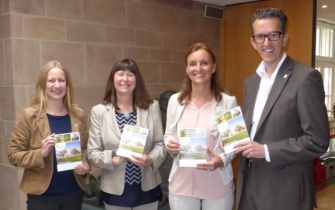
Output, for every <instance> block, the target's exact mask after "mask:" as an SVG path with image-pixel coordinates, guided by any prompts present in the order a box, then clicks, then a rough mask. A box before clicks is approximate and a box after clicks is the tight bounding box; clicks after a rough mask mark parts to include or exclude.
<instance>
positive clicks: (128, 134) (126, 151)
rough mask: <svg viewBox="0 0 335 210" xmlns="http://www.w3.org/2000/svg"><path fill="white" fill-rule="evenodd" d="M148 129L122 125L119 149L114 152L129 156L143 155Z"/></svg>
mask: <svg viewBox="0 0 335 210" xmlns="http://www.w3.org/2000/svg"><path fill="white" fill-rule="evenodd" d="M148 133H149V129H147V128H141V127H138V126H132V125H124V128H123V132H122V135H121V141H120V146H119V149H118V150H117V151H116V154H117V155H119V156H124V157H128V158H131V155H132V154H137V155H141V156H142V155H143V152H144V146H145V142H146V141H147V136H148Z"/></svg>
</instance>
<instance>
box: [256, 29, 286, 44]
mask: <svg viewBox="0 0 335 210" xmlns="http://www.w3.org/2000/svg"><path fill="white" fill-rule="evenodd" d="M282 34H283V33H282V32H280V31H273V32H270V33H268V34H257V35H254V36H253V37H252V38H253V39H254V41H255V42H256V43H257V44H260V43H263V42H264V41H265V38H266V37H267V38H268V39H269V40H270V41H277V40H279V38H280V35H282Z"/></svg>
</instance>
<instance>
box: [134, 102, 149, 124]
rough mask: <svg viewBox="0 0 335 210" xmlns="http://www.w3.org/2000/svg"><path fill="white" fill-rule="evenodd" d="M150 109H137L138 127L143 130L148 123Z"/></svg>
mask: <svg viewBox="0 0 335 210" xmlns="http://www.w3.org/2000/svg"><path fill="white" fill-rule="evenodd" d="M149 109H150V107H149V108H148V109H139V108H138V107H137V108H136V112H137V121H136V125H137V126H139V127H142V128H145V127H146V122H147V118H148V116H149Z"/></svg>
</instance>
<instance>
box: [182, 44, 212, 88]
mask: <svg viewBox="0 0 335 210" xmlns="http://www.w3.org/2000/svg"><path fill="white" fill-rule="evenodd" d="M215 71H216V64H215V63H213V59H212V57H211V55H210V54H209V53H208V52H207V51H206V50H204V49H200V50H197V51H194V52H192V53H190V54H189V55H188V56H187V61H186V72H187V74H188V76H189V78H190V80H191V81H192V85H195V84H206V85H210V83H211V77H212V74H213V73H214V72H215Z"/></svg>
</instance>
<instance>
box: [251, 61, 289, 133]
mask: <svg viewBox="0 0 335 210" xmlns="http://www.w3.org/2000/svg"><path fill="white" fill-rule="evenodd" d="M292 68H293V60H292V59H291V58H289V57H287V58H286V60H285V61H284V63H283V64H282V66H281V67H280V69H279V71H278V73H277V76H276V79H275V82H274V83H273V86H272V88H271V91H270V93H269V96H268V99H267V101H266V103H265V106H264V109H263V112H262V115H261V118H260V120H259V123H258V127H257V131H258V129H259V128H260V127H261V126H262V124H263V123H264V120H265V119H266V117H267V116H268V114H269V113H270V111H271V109H272V107H273V105H274V104H275V102H276V101H277V99H278V97H279V96H280V94H281V92H282V91H283V88H284V87H285V84H286V82H287V81H288V80H289V78H290V76H291V74H292V71H291V70H292ZM257 131H256V133H257Z"/></svg>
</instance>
